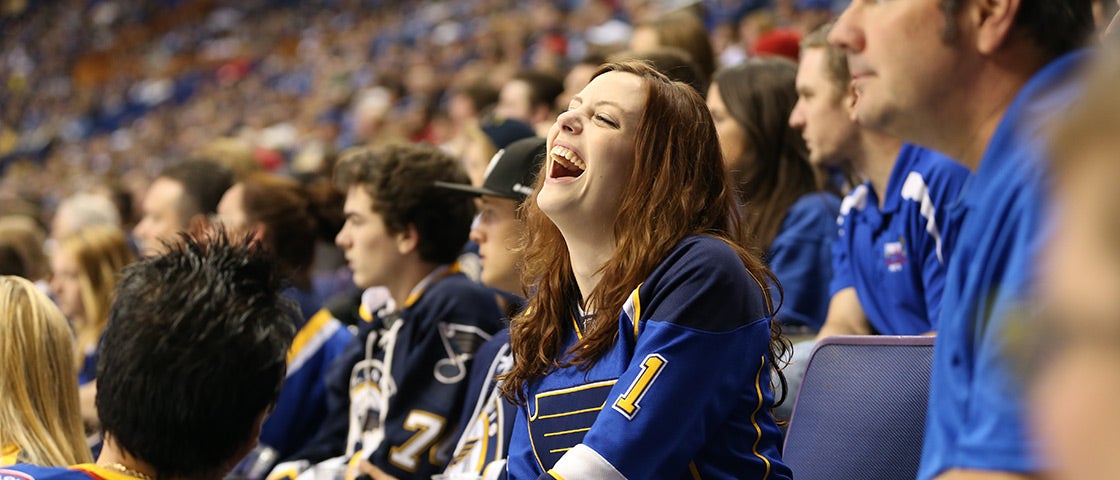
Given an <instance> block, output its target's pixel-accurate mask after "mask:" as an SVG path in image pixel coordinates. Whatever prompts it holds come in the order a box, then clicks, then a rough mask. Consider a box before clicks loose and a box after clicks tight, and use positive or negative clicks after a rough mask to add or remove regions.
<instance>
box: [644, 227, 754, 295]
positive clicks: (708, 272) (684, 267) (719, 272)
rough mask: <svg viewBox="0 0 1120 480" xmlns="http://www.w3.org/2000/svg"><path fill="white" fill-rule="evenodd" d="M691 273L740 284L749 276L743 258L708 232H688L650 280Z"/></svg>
mask: <svg viewBox="0 0 1120 480" xmlns="http://www.w3.org/2000/svg"><path fill="white" fill-rule="evenodd" d="M692 276H699V277H702V278H706V279H709V280H712V281H716V282H717V283H723V284H727V283H731V284H739V283H740V282H744V281H747V280H749V278H750V274H749V273H748V272H747V269H746V266H745V265H744V264H743V259H742V258H740V257H739V253H738V252H737V251H736V250H735V248H734V247H732V246H731V245H730V244H729V243H728V242H727V240H724V239H722V238H718V237H713V236H711V235H690V236H688V237H685V238H683V239H681V241H680V242H678V243H677V245H676V247H674V248H673V249H672V250H671V251H670V252H669V254H668V255H666V257H665V259H664V260H662V261H661V264H660V265H658V267H657V268H656V269H655V270H654V272H653V274H651V275H650V277H649V280H650V281H653V282H654V283H665V281H669V282H673V281H674V280H672V279H679V278H681V277H692ZM647 283H648V282H647Z"/></svg>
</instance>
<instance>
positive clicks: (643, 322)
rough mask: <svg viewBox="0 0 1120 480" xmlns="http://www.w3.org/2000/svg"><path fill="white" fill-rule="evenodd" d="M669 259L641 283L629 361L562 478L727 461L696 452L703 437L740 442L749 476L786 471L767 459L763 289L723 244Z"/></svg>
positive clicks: (653, 474)
mask: <svg viewBox="0 0 1120 480" xmlns="http://www.w3.org/2000/svg"><path fill="white" fill-rule="evenodd" d="M669 262H672V263H673V264H674V265H673V266H672V267H670V268H669V269H668V271H667V272H666V273H665V274H664V275H663V276H661V277H660V278H656V279H655V278H654V277H651V279H650V280H649V281H647V283H646V284H645V285H644V286H643V287H642V288H640V289H639V295H638V297H639V299H638V301H639V303H640V304H639V305H635V307H636V308H635V311H636V312H637V313H636V316H637V319H635V320H636V321H637V325H638V327H637V331H636V339H635V340H634V341H633V344H632V345H633V355H632V356H631V360H630V362H629V366H628V367H627V368H626V369H625V371H624V372H623V373H622V375H621V376H620V377H619V378H618V381H617V382H616V383H615V384H614V386H613V387H612V388H611V391H610V393H609V394H608V396H607V399H606V405H604V406H603V408H602V411H601V412H600V413H599V415H598V417H597V418H596V420H595V422H594V423H593V424H592V426H591V429H590V430H589V431H588V432H587V435H586V436H585V437H584V439H583V442H582V443H581V444H579V445H577V446H576V447H575V448H573V449H572V450H570V451H568V452H567V453H565V454H564V456H563V457H561V458H560V460H559V461H558V462H557V463H556V465H555V466H554V467H553V468H552V470H550V471H551V472H552V473H555V474H558V476H559V477H560V478H600V479H610V478H676V477H679V476H682V475H683V474H684V473H685V472H688V471H689V469H690V468H692V469H697V468H698V469H699V470H703V469H704V467H703V465H702V464H703V463H704V462H709V461H723V460H726V459H719V460H717V459H711V458H700V457H698V452H699V451H700V450H701V448H702V447H703V446H704V445H706V444H708V443H709V442H711V443H720V442H727V444H733V445H737V447H735V448H732V449H733V450H737V451H739V452H742V453H743V456H744V457H746V458H744V459H742V460H741V461H742V462H744V464H748V463H749V464H750V465H751V467H750V468H749V469H747V470H748V471H743V468H742V467H740V468H739V469H738V470H739V472H740V473H741V474H743V475H745V476H748V477H755V476H756V474H757V478H763V475H762V472H764V471H770V469H772V468H784V467H783V466H779V465H774V464H773V463H774V462H773V461H772V459H776V458H778V452H777V447H776V445H777V443H778V441H779V435H780V434H779V432H778V430H777V427H776V426H775V425H774V423H773V419H772V418H771V417H770V413H769V410H770V407H771V405H772V403H773V398H772V394H771V392H770V387H769V382H770V368H771V365H770V361H769V358H768V345H769V341H770V340H769V338H770V336H769V332H770V325H769V322H770V319H769V317H768V316H766V308H765V305H764V302H763V297H762V289H761V287H760V286H759V284H758V283H757V282H756V281H755V280H754V279H752V278H751V277H750V276H749V275H748V274H747V273H746V271H745V269H744V268H743V267H742V264H741V263H740V262H739V260H738V257H737V256H735V254H734V253H733V252H732V251H731V250H730V249H729V248H728V249H727V250H726V251H712V250H707V251H704V250H700V251H696V250H694V251H692V252H689V253H685V254H684V257H683V258H676V259H670V260H669ZM619 335H635V332H634V331H631V332H627V331H621V332H620V333H619ZM731 432H734V433H731ZM541 478H547V477H541ZM770 478H780V477H770Z"/></svg>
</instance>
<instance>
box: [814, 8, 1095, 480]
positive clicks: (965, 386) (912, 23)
mask: <svg viewBox="0 0 1120 480" xmlns="http://www.w3.org/2000/svg"><path fill="white" fill-rule="evenodd" d="M1092 27H1093V17H1092V12H1091V8H1090V0H1067V1H1063V2H1055V1H1053V0H984V1H980V0H949V1H946V0H894V1H885V2H863V1H860V2H852V3H851V4H850V5H849V6H848V8H847V9H846V10H845V11H844V13H843V15H842V16H841V17H840V19H839V20H838V21H837V24H836V26H835V27H834V28H833V30H832V32H831V34H830V37H829V39H830V41H831V42H832V43H833V44H835V45H837V46H839V47H841V48H843V49H844V50H845V51H846V52H847V54H848V63H849V66H850V68H851V72H852V86H853V88H854V89H855V91H856V94H857V95H858V100H857V102H856V104H855V113H854V116H855V118H856V119H857V121H858V122H859V123H860V124H861V125H864V126H866V127H868V128H874V129H878V130H882V131H884V132H887V133H890V134H892V135H897V136H898V137H900V138H903V139H905V140H907V141H912V142H914V143H917V144H919V145H923V146H927V147H930V148H933V149H936V150H938V151H941V152H944V153H946V154H948V155H949V156H951V157H952V158H954V159H956V160H957V161H958V162H960V163H961V164H963V165H964V166H966V167H968V168H969V169H971V170H973V172H974V173H973V176H972V177H971V178H970V179H969V181H968V184H967V185H965V187H964V188H963V189H962V191H961V197H960V201H959V202H958V203H957V204H955V205H954V206H953V208H951V209H950V211H949V217H950V222H954V223H955V222H961V223H960V227H959V230H958V233H957V237H956V238H957V239H956V241H955V242H953V243H950V244H949V245H945V246H944V247H946V249H947V250H949V251H951V252H952V253H951V254H950V255H949V257H948V272H947V274H946V282H945V292H944V294H943V296H942V310H941V317H940V320H939V322H938V325H937V329H938V340H937V344H936V347H935V351H934V358H933V372H932V377H931V386H930V400H929V413H928V417H927V421H926V431H925V445H924V448H923V454H922V462H921V467H920V469H919V473H918V478H919V479H920V480H926V479H931V478H936V479H938V480H945V479H962V478H963V479H989V478H1029V477H1030V476H1032V475H1034V474H1036V473H1037V472H1039V469H1040V465H1039V462H1038V461H1037V459H1035V458H1034V457H1033V456H1032V454H1031V452H1032V450H1033V446H1032V445H1030V443H1029V442H1028V441H1027V440H1026V438H1025V432H1024V426H1023V418H1022V417H1023V415H1022V413H1023V412H1022V408H1021V397H1022V392H1020V391H1019V390H1018V389H1017V388H1016V386H1015V385H1014V384H1013V382H1012V381H1011V379H1010V378H1009V377H1010V375H1009V373H1008V365H1007V363H1008V362H1007V359H1006V357H1005V354H1004V352H1003V351H1002V349H1001V348H1000V347H1001V345H1000V336H1001V333H1002V331H1003V330H1004V329H1005V328H1006V324H1007V323H1008V322H1010V321H1013V320H1011V319H1012V318H1014V316H1013V315H1010V314H1011V313H1012V312H1013V311H1014V310H1015V309H1016V308H1019V307H1020V306H1021V305H1022V303H1023V301H1024V300H1026V298H1027V297H1028V296H1029V295H1030V293H1031V292H1030V289H1029V285H1030V279H1031V278H1030V277H1031V275H1032V268H1033V264H1034V257H1035V253H1036V250H1037V246H1038V244H1039V243H1040V240H1041V239H1042V237H1044V235H1041V234H1042V233H1044V229H1043V225H1042V216H1043V212H1042V205H1043V202H1044V198H1043V195H1044V192H1045V190H1046V186H1045V179H1046V173H1045V171H1044V165H1043V159H1042V158H1041V156H1042V152H1043V151H1044V149H1043V148H1040V147H1041V146H1042V145H1040V143H1041V139H1042V138H1044V135H1043V134H1042V133H1043V132H1042V128H1043V127H1044V126H1045V124H1046V123H1047V121H1048V120H1049V119H1051V118H1052V117H1053V116H1054V115H1055V114H1056V113H1058V112H1062V111H1064V110H1065V109H1066V108H1067V107H1068V106H1069V105H1070V103H1071V102H1072V101H1073V99H1074V97H1076V95H1077V92H1078V87H1077V85H1076V81H1075V80H1076V79H1075V75H1074V72H1075V71H1076V70H1077V66H1078V65H1079V64H1080V63H1081V62H1080V58H1079V55H1078V54H1076V53H1070V52H1072V51H1073V50H1075V49H1076V48H1078V47H1079V46H1081V45H1082V44H1083V42H1084V41H1085V39H1086V37H1087V36H1088V34H1089V33H1090V32H1091V31H1092Z"/></svg>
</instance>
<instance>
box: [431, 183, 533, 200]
mask: <svg viewBox="0 0 1120 480" xmlns="http://www.w3.org/2000/svg"><path fill="white" fill-rule="evenodd" d="M433 183H434V184H435V186H436V188H442V189H445V190H452V191H455V192H459V193H465V194H468V195H473V196H476V197H481V196H483V195H486V196H490V197H499V198H508V199H511V200H520V199H521V198H522V197H521V196H514V195H510V194H508V193H501V192H496V191H494V190H490V189H486V188H481V187H475V186H472V185H468V184H465V183H452V182H440V181H436V182H433Z"/></svg>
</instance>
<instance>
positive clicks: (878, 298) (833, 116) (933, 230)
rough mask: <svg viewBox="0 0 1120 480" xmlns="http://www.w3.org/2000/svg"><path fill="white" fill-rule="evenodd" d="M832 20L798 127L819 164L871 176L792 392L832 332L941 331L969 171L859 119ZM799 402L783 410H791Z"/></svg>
mask: <svg viewBox="0 0 1120 480" xmlns="http://www.w3.org/2000/svg"><path fill="white" fill-rule="evenodd" d="M831 28H832V27H831V25H826V26H824V27H821V28H820V29H817V30H816V31H814V32H812V33H810V34H809V35H807V36H806V37H805V39H804V40H802V42H801V63H800V65H799V66H798V69H797V96H798V100H797V105H796V106H795V107H794V109H793V112H792V113H791V115H790V119H789V121H790V125H791V126H793V127H794V128H797V129H800V130H801V135H802V137H804V138H805V143H806V144H807V145H808V146H809V156H810V159H811V161H812V162H813V163H814V164H818V165H828V166H830V167H833V168H838V169H843V168H844V167H845V162H847V163H848V165H847V166H849V167H850V168H851V170H853V171H854V172H855V173H856V174H857V175H859V176H860V177H862V178H863V179H865V181H864V182H863V183H862V184H861V185H858V186H856V187H855V188H854V189H853V190H852V191H851V192H850V193H849V194H848V196H847V197H845V198H844V201H843V202H842V203H841V206H840V216H839V218H838V219H837V223H838V230H839V232H838V235H837V237H836V239H835V240H834V241H833V245H832V281H831V283H830V286H829V295H830V297H829V298H830V301H829V305H828V314H827V316H826V317H825V321H824V325H823V326H822V327H821V330H820V332H818V334H817V336H816V338H815V339H813V340H807V341H805V342H801V343H798V344H796V345H794V348H793V358H792V359H791V361H790V363H789V365H788V366H787V367H786V368H785V373H786V380H787V387H788V388H789V392H790V393H791V394H793V395H796V394H797V392H798V391H799V390H800V387H801V380H802V379H803V377H804V375H805V368H806V367H807V366H808V363H809V357H810V356H811V354H812V352H813V347H814V346H815V345H816V342H817V340H819V339H822V338H825V337H829V336H832V335H869V334H872V333H877V334H884V335H921V334H925V333H928V332H930V331H933V330H935V329H936V325H935V324H936V320H937V315H938V313H939V312H940V306H941V292H942V290H943V287H944V286H945V256H946V254H947V253H948V252H947V251H946V249H945V248H944V243H945V238H946V237H948V236H951V235H952V234H953V233H954V232H953V231H952V230H951V229H949V228H947V227H948V226H947V225H946V219H945V208H946V206H947V204H948V203H950V202H952V201H953V200H955V199H956V196H957V194H958V192H959V190H960V187H961V185H963V184H964V181H965V179H966V178H967V177H968V169H966V168H964V167H962V166H960V165H958V164H956V163H955V162H953V161H952V160H950V159H948V158H945V157H944V156H942V155H941V154H938V153H936V152H933V151H932V150H927V149H924V148H921V147H917V146H914V145H903V142H902V140H899V139H898V138H896V137H893V136H890V135H888V134H885V133H882V132H878V131H875V130H872V129H868V128H862V127H860V126H859V125H858V124H857V123H855V122H854V121H853V120H852V118H851V114H852V108H853V105H854V104H855V100H856V94H855V92H854V91H852V89H851V88H850V86H849V84H850V82H851V74H850V73H849V71H848V61H847V58H845V55H844V51H843V50H840V49H839V48H836V47H834V46H832V45H829V43H828V33H829V31H831ZM792 411H793V402H785V403H783V404H782V405H780V406H778V408H777V409H776V413H777V414H778V415H779V416H780V417H782V418H789V417H790V414H791V413H792Z"/></svg>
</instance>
